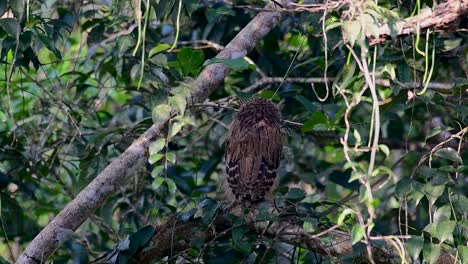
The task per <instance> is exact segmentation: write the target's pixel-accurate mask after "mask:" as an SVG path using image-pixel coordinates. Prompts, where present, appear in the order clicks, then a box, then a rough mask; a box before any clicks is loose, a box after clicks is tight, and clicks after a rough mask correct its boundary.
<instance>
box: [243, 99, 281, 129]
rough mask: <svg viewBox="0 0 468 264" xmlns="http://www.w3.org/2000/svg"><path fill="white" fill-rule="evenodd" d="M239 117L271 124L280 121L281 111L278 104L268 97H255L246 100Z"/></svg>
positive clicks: (244, 119)
mask: <svg viewBox="0 0 468 264" xmlns="http://www.w3.org/2000/svg"><path fill="white" fill-rule="evenodd" d="M237 119H239V120H240V121H241V122H242V121H253V122H260V121H266V122H267V123H269V124H279V123H280V112H279V110H278V108H277V107H276V105H275V104H274V103H273V102H271V101H270V100H268V99H264V98H254V99H251V100H249V101H247V102H245V103H244V104H243V105H242V106H241V108H240V110H239V113H238V114H237Z"/></svg>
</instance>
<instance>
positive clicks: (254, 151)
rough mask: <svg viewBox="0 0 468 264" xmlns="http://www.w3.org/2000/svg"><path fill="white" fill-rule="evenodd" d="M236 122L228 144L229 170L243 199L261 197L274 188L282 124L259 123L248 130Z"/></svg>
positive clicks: (237, 192)
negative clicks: (241, 127) (244, 129)
mask: <svg viewBox="0 0 468 264" xmlns="http://www.w3.org/2000/svg"><path fill="white" fill-rule="evenodd" d="M237 125H238V124H236V122H235V123H234V124H233V127H232V130H231V133H230V136H229V139H228V141H227V144H226V148H227V150H226V173H227V174H228V182H229V185H230V186H231V189H232V192H233V194H234V195H235V196H236V198H237V199H240V200H244V199H246V200H261V199H263V197H264V195H265V192H267V191H269V190H270V188H271V187H272V185H273V183H274V181H275V177H276V174H277V169H278V166H279V161H280V156H281V149H282V146H281V134H280V129H279V126H268V125H266V124H265V123H259V124H257V125H256V126H255V127H253V128H250V129H249V130H247V131H242V130H241V129H240V128H239V129H238V128H236V126H237Z"/></svg>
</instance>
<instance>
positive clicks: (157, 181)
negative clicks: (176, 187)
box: [151, 177, 164, 190]
mask: <svg viewBox="0 0 468 264" xmlns="http://www.w3.org/2000/svg"><path fill="white" fill-rule="evenodd" d="M163 182H164V177H157V178H156V179H155V180H154V181H153V183H152V184H151V187H152V188H153V189H154V190H156V189H158V188H159V186H161V185H162V184H163Z"/></svg>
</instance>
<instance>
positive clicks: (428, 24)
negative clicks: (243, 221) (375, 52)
mask: <svg viewBox="0 0 468 264" xmlns="http://www.w3.org/2000/svg"><path fill="white" fill-rule="evenodd" d="M466 13H468V0H450V1H446V2H444V3H440V4H438V5H437V6H436V7H434V9H433V10H432V9H431V8H424V9H422V10H421V13H420V14H419V15H417V16H413V17H409V18H406V19H404V20H402V21H399V22H397V23H395V24H385V25H383V26H382V27H380V28H379V30H378V32H379V35H380V39H378V40H376V39H373V37H371V36H370V35H369V36H368V37H370V38H371V39H373V41H371V44H376V43H378V42H382V41H385V39H388V38H390V37H391V36H392V35H396V36H402V35H408V34H413V33H416V32H417V31H418V28H419V30H425V29H429V28H440V29H443V28H450V27H452V26H453V24H454V23H455V22H456V21H458V20H459V19H461V18H463V16H464V15H466Z"/></svg>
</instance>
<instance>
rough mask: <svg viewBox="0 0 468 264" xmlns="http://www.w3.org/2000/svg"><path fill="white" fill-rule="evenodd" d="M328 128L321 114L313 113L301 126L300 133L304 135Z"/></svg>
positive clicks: (324, 117) (323, 115)
mask: <svg viewBox="0 0 468 264" xmlns="http://www.w3.org/2000/svg"><path fill="white" fill-rule="evenodd" d="M327 127H328V119H327V117H326V116H325V114H324V113H322V112H315V113H313V114H312V115H311V116H310V118H309V120H307V121H306V122H305V123H304V125H303V126H302V129H301V131H302V133H306V132H309V131H312V130H319V129H321V130H324V129H325V128H327Z"/></svg>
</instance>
